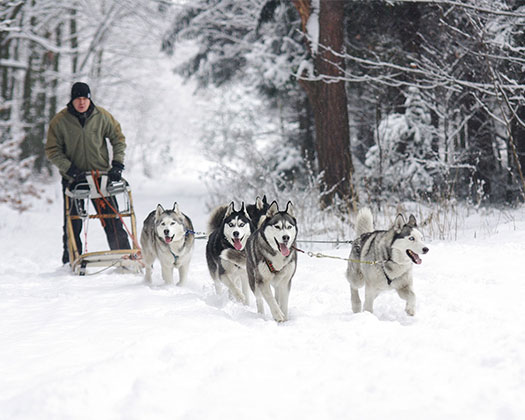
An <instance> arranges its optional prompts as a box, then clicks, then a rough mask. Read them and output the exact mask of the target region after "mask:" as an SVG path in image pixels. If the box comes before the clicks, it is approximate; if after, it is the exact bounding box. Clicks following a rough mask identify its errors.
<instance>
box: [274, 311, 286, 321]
mask: <svg viewBox="0 0 525 420" xmlns="http://www.w3.org/2000/svg"><path fill="white" fill-rule="evenodd" d="M272 315H273V319H274V320H275V321H276V322H279V323H281V322H285V321H286V316H285V315H284V313H283V312H282V311H281V310H279V311H278V312H277V311H276V312H275V313H273V314H272Z"/></svg>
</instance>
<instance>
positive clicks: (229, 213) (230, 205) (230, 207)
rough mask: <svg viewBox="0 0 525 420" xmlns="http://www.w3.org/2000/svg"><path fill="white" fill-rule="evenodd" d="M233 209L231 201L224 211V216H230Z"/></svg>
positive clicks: (233, 205)
mask: <svg viewBox="0 0 525 420" xmlns="http://www.w3.org/2000/svg"><path fill="white" fill-rule="evenodd" d="M234 211H235V203H234V202H233V201H232V202H231V203H230V204H229V205H228V208H227V209H226V213H225V214H224V217H228V216H230V215H231V214H232V213H233V212H234Z"/></svg>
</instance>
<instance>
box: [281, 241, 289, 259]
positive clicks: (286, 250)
mask: <svg viewBox="0 0 525 420" xmlns="http://www.w3.org/2000/svg"><path fill="white" fill-rule="evenodd" d="M279 251H281V254H283V255H284V256H285V257H287V256H288V255H290V250H289V249H288V247H287V246H286V245H285V244H279Z"/></svg>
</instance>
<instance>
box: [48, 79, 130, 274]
mask: <svg viewBox="0 0 525 420" xmlns="http://www.w3.org/2000/svg"><path fill="white" fill-rule="evenodd" d="M106 139H108V140H109V143H110V144H111V147H112V149H113V160H112V161H111V164H110V162H109V159H110V158H109V151H108V147H107V143H106ZM125 149H126V142H125V137H124V135H123V134H122V130H121V128H120V124H119V123H118V121H117V120H115V118H114V117H113V116H112V115H111V114H110V113H109V112H108V111H106V110H105V109H104V108H102V107H99V106H95V104H94V103H93V101H92V100H91V90H90V89H89V86H88V85H87V84H86V83H82V82H77V83H75V84H74V85H73V86H72V88H71V100H70V101H69V103H68V104H67V107H66V108H64V109H62V110H61V111H60V112H59V113H58V114H56V115H55V116H54V117H53V119H52V120H51V122H50V123H49V129H48V132H47V142H46V146H45V150H46V156H47V158H48V159H49V160H50V161H51V162H52V163H53V164H54V165H55V166H56V167H57V168H58V170H59V172H60V174H61V175H62V191H63V192H65V190H66V187H68V186H72V185H74V184H75V183H78V182H82V181H84V180H85V172H86V171H92V170H101V171H108V177H109V179H110V180H111V181H120V179H121V176H122V171H123V170H124V151H125ZM65 203H66V197H65V195H64V234H63V242H64V253H63V255H62V263H64V264H66V263H68V262H69V253H68V247H67V229H66V218H65V216H66V214H65V213H66V211H65V209H66V204H65ZM93 203H94V204H95V206H96V208H97V212H98V213H99V214H109V213H112V214H114V213H113V211H112V210H111V208H110V207H109V206H108V205H107V203H106V202H105V201H104V200H102V199H97V200H93ZM110 203H111V206H113V207H114V208H115V209H116V200H111V201H110ZM71 214H76V209H74V208H72V211H71ZM100 220H101V222H102V225H103V226H104V231H105V233H106V237H107V240H108V243H109V247H110V249H130V246H129V241H128V238H127V234H126V232H125V231H124V229H123V227H122V222H121V221H120V219H118V218H108V219H100ZM73 230H74V232H75V240H76V243H77V247H78V250H79V252H80V253H82V242H81V241H80V231H81V230H82V221H81V220H73Z"/></svg>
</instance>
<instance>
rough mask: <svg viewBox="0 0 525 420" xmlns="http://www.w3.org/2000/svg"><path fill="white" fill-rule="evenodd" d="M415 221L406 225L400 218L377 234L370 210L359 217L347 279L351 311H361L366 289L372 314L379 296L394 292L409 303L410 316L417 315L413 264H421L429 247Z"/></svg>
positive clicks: (360, 212) (366, 298)
mask: <svg viewBox="0 0 525 420" xmlns="http://www.w3.org/2000/svg"><path fill="white" fill-rule="evenodd" d="M416 227H417V223H416V218H415V217H414V215H410V217H409V218H408V222H405V218H404V217H403V215H401V214H398V215H397V217H396V219H395V221H394V225H393V226H392V227H391V228H390V229H389V230H376V231H374V226H373V217H372V213H371V211H370V209H368V208H363V209H361V210H360V211H359V213H358V214H357V220H356V233H357V235H358V237H357V239H355V240H354V242H353V244H352V251H351V252H350V261H349V262H348V269H347V272H346V276H347V279H348V281H349V282H350V291H351V297H352V310H353V311H354V312H360V311H361V299H360V298H359V291H358V289H359V288H360V287H363V285H364V286H365V303H364V309H365V311H369V312H373V308H374V299H375V298H376V297H377V296H378V295H379V293H381V292H383V291H385V290H389V289H395V290H396V291H397V294H398V295H399V297H400V298H401V299H403V300H405V301H406V307H405V311H406V313H407V314H408V315H414V314H415V312H416V295H415V294H414V291H413V290H412V264H421V258H419V255H418V254H426V253H427V252H428V248H427V246H426V245H425V244H424V243H423V235H422V234H421V232H419V231H418V230H417V229H416Z"/></svg>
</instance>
